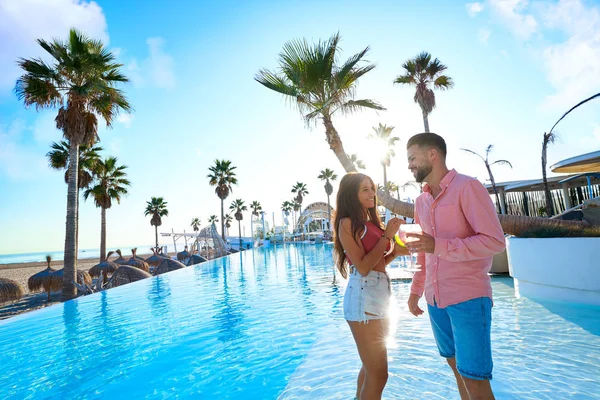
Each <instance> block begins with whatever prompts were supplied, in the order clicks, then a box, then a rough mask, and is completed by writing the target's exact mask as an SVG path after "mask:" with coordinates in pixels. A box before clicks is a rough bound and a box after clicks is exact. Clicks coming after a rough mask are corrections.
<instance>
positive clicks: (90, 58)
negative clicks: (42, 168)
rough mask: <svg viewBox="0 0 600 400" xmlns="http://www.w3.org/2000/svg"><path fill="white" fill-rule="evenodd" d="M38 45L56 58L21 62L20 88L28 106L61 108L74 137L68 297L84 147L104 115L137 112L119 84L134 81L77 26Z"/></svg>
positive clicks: (61, 119) (61, 124)
mask: <svg viewBox="0 0 600 400" xmlns="http://www.w3.org/2000/svg"><path fill="white" fill-rule="evenodd" d="M37 42H38V44H39V45H40V46H41V47H42V48H43V49H44V50H46V51H47V52H48V53H49V54H50V56H51V57H52V58H53V60H52V61H51V64H48V63H46V62H45V61H44V60H42V59H41V58H38V59H24V58H20V59H19V60H18V62H17V63H18V65H19V66H20V67H21V68H22V69H23V70H24V71H25V73H24V74H23V75H22V76H21V77H20V78H19V79H18V80H17V84H16V87H15V92H16V94H17V97H18V98H19V100H22V101H23V102H24V104H25V105H26V106H31V105H35V107H36V109H38V110H39V109H45V108H52V109H56V108H58V115H57V117H56V119H55V121H56V127H57V128H58V129H60V130H61V131H62V132H63V135H64V137H65V139H67V140H68V141H69V171H68V175H69V183H68V190H67V217H66V232H65V254H64V279H63V290H62V299H63V300H69V299H72V298H74V297H75V296H76V295H77V291H76V287H75V285H74V283H73V282H74V281H75V278H76V276H75V273H76V265H77V208H78V192H77V188H78V187H79V183H78V173H79V146H81V145H82V144H84V145H87V146H93V144H94V143H96V142H97V141H98V117H100V118H101V119H103V120H104V121H105V122H106V125H107V126H108V127H111V126H112V123H113V121H114V119H115V118H116V116H117V115H118V113H119V112H120V111H121V110H123V111H127V112H129V111H131V106H130V105H129V103H128V101H127V99H126V98H125V95H124V94H123V92H122V91H121V90H119V89H117V88H116V87H115V86H116V85H117V84H119V83H124V82H127V81H128V79H127V78H126V77H125V76H124V75H123V74H121V72H120V71H119V69H120V68H121V67H122V66H123V65H122V64H117V63H116V62H115V56H114V55H113V54H112V53H111V52H109V51H108V50H107V49H106V48H105V47H104V45H103V44H102V42H100V41H98V40H93V39H89V38H87V37H86V36H84V35H83V34H82V33H80V32H78V31H76V30H74V29H71V31H70V32H69V38H68V40H66V41H61V40H58V39H54V40H53V41H51V42H47V41H45V40H42V39H38V40H37Z"/></svg>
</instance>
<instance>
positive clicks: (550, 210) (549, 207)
mask: <svg viewBox="0 0 600 400" xmlns="http://www.w3.org/2000/svg"><path fill="white" fill-rule="evenodd" d="M597 97H600V93H596V94H595V95H593V96H590V97H588V98H587V99H585V100H582V101H580V102H579V103H577V104H575V105H574V106H573V107H571V108H570V109H569V111H567V112H566V113H564V114H563V115H562V117H560V118H559V119H558V121H556V122H555V123H554V125H552V128H551V129H550V130H549V131H548V132H547V133H546V132H544V138H543V140H542V179H543V181H544V195H545V197H546V214H547V215H548V216H549V217H551V216H553V215H554V205H553V204H552V196H551V195H550V189H549V188H548V178H547V177H546V165H547V158H546V151H547V149H548V144H552V143H554V142H555V141H556V140H557V139H558V135H557V134H556V133H555V132H554V128H556V125H558V123H559V122H560V121H562V119H563V118H564V117H566V116H567V115H569V113H570V112H571V111H573V110H575V109H576V108H577V107H579V106H581V105H583V104H585V103H587V102H588V101H590V100H593V99H595V98H597Z"/></svg>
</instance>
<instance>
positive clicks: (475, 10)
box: [466, 3, 483, 17]
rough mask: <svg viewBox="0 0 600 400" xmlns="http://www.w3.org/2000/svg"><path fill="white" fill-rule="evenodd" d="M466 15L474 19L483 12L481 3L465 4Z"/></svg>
mask: <svg viewBox="0 0 600 400" xmlns="http://www.w3.org/2000/svg"><path fill="white" fill-rule="evenodd" d="M466 7H467V13H468V14H469V16H470V17H475V16H476V15H477V14H479V13H480V12H482V11H483V3H467V4H466Z"/></svg>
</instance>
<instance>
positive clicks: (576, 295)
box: [507, 237, 600, 305]
mask: <svg viewBox="0 0 600 400" xmlns="http://www.w3.org/2000/svg"><path fill="white" fill-rule="evenodd" d="M507 252H508V264H509V272H510V275H511V276H512V277H513V278H514V282H515V291H516V293H517V295H521V296H525V297H531V298H539V299H548V300H562V301H569V302H575V303H585V304H595V305H600V238H547V239H538V238H535V239H524V238H516V237H509V238H507Z"/></svg>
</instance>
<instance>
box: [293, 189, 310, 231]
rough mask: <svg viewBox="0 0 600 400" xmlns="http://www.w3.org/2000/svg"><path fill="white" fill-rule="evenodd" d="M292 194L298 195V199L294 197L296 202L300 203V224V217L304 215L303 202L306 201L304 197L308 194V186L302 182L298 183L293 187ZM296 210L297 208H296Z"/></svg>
mask: <svg viewBox="0 0 600 400" xmlns="http://www.w3.org/2000/svg"><path fill="white" fill-rule="evenodd" d="M292 193H296V197H294V201H295V202H296V203H298V210H297V211H298V214H297V215H298V222H300V216H301V214H302V201H303V200H304V196H306V195H307V194H308V190H307V189H306V184H304V183H302V182H296V184H295V185H294V186H293V187H292ZM294 208H295V207H294Z"/></svg>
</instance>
